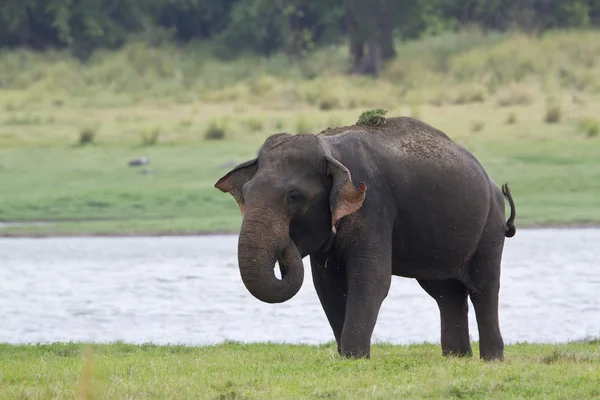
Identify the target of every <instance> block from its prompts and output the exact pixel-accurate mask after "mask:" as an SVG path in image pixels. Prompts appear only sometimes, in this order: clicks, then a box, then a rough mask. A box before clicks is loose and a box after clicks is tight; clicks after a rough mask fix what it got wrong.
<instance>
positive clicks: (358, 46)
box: [346, 0, 365, 74]
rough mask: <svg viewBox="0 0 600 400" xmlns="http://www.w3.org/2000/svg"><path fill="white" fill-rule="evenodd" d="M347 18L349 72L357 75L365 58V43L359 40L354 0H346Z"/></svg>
mask: <svg viewBox="0 0 600 400" xmlns="http://www.w3.org/2000/svg"><path fill="white" fill-rule="evenodd" d="M346 18H347V24H348V39H349V40H348V41H349V49H348V50H349V55H350V66H349V72H350V73H351V74H352V73H355V72H356V70H357V69H358V66H359V64H360V62H361V60H362V59H363V57H364V45H365V44H364V41H363V40H362V39H360V38H359V35H358V21H357V20H356V14H355V11H354V5H353V4H352V0H346Z"/></svg>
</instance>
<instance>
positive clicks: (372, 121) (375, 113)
mask: <svg viewBox="0 0 600 400" xmlns="http://www.w3.org/2000/svg"><path fill="white" fill-rule="evenodd" d="M385 114H387V110H384V109H383V108H376V109H373V110H367V111H364V112H363V113H362V114H360V116H359V117H358V122H357V124H359V125H371V126H377V125H381V124H385Z"/></svg>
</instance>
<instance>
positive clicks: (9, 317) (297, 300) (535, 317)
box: [0, 229, 600, 344]
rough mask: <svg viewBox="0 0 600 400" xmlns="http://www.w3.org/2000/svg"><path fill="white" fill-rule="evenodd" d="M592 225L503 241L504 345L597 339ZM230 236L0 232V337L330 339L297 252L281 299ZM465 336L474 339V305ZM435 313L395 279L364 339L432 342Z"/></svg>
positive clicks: (599, 282) (599, 266)
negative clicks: (291, 289)
mask: <svg viewBox="0 0 600 400" xmlns="http://www.w3.org/2000/svg"><path fill="white" fill-rule="evenodd" d="M599 243H600V230H597V229H569V230H554V229H548V230H524V229H521V230H519V231H518V232H517V235H516V236H515V237H514V238H511V239H507V240H506V246H505V253H504V254H505V255H504V262H503V272H502V282H501V284H502V289H501V297H500V304H501V308H500V323H501V329H502V333H503V335H504V339H505V341H506V342H507V343H513V342H516V341H532V342H556V341H566V340H578V339H585V338H589V337H597V336H600V245H599ZM236 251H237V237H236V236H203V237H159V238H156V237H150V238H60V239H58V238H57V239H0V317H1V318H0V320H1V323H0V342H9V343H31V342H53V341H69V340H73V341H95V342H110V341H115V340H124V341H126V342H133V343H143V342H154V343H183V344H207V343H216V342H221V341H223V340H225V339H230V340H240V341H246V342H252V341H277V342H288V343H298V342H304V343H320V342H326V341H330V340H333V335H332V333H331V330H330V328H329V324H328V323H327V320H326V318H325V314H324V312H323V310H322V308H321V305H320V303H319V300H318V298H317V295H316V293H315V291H314V288H313V285H312V280H311V275H310V268H309V264H308V258H306V259H305V266H306V268H307V269H306V275H305V281H304V286H303V287H302V289H301V290H300V292H299V293H298V294H297V295H296V297H294V298H293V299H292V300H290V301H288V302H286V303H283V304H277V305H270V304H265V303H261V302H260V301H258V300H256V299H255V298H254V297H252V296H251V295H250V294H249V293H248V292H247V291H246V289H245V287H244V285H243V284H242V282H241V280H240V277H239V272H238V269H237V255H236ZM469 317H470V330H471V336H472V338H473V339H474V340H477V338H478V334H477V328H476V327H477V325H476V322H475V317H474V312H473V309H472V307H471V310H470V311H469ZM439 329H440V322H439V313H438V309H437V306H436V304H435V302H434V301H433V299H431V298H430V297H429V296H428V295H427V294H425V292H423V290H422V289H421V288H420V286H419V285H418V284H417V282H416V281H414V280H410V279H405V278H398V277H394V279H393V280H392V287H391V290H390V294H389V296H388V298H387V299H386V300H385V302H384V304H383V307H382V310H381V313H380V316H379V319H378V323H377V326H376V327H375V332H374V335H373V339H374V341H386V342H392V343H411V342H423V341H430V342H439Z"/></svg>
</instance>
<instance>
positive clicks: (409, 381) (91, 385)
mask: <svg viewBox="0 0 600 400" xmlns="http://www.w3.org/2000/svg"><path fill="white" fill-rule="evenodd" d="M474 350H476V348H475V349H474ZM371 357H372V358H371V359H370V360H358V361H357V360H354V361H352V360H346V359H342V358H341V357H339V356H338V355H337V351H336V350H335V347H334V345H333V344H327V345H322V346H307V345H276V344H250V345H246V344H238V343H226V344H221V345H216V346H208V347H184V346H154V345H141V346H134V345H127V344H107V345H93V346H91V347H85V346H84V345H83V344H52V345H37V346H12V345H0V367H1V368H0V398H11V399H67V398H74V397H75V398H79V399H92V398H112V399H115V398H120V399H130V398H131V399H133V398H136V399H147V398H152V399H162V398H165V399H166V398H169V399H175V398H177V399H189V398H196V399H197V398H203V399H204V398H210V399H236V398H257V399H258V398H261V399H274V398H277V399H290V398H311V399H315V398H332V399H338V398H340V399H342V398H357V399H358V398H360V399H364V398H374V399H389V398H403V399H423V398H445V399H448V398H455V399H456V398H462V399H481V398H495V399H513V398H528V399H593V398H599V397H600V343H598V341H595V342H587V343H568V344H561V345H534V344H516V345H510V346H507V349H506V359H505V361H503V362H500V363H499V362H494V363H485V362H482V361H480V360H478V359H477V358H476V357H475V358H472V359H456V358H450V359H448V358H444V357H442V355H441V350H440V348H439V346H438V345H433V344H423V345H411V346H392V345H386V344H377V345H375V346H374V348H373V351H372V356H371Z"/></svg>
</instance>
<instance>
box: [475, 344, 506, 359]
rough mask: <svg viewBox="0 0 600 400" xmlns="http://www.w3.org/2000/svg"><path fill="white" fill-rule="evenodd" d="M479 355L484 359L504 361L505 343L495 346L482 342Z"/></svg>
mask: <svg viewBox="0 0 600 400" xmlns="http://www.w3.org/2000/svg"><path fill="white" fill-rule="evenodd" d="M479 357H480V358H481V359H482V360H484V361H503V360H504V344H503V343H500V344H497V345H495V346H491V345H486V346H483V345H481V344H480V347H479Z"/></svg>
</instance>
